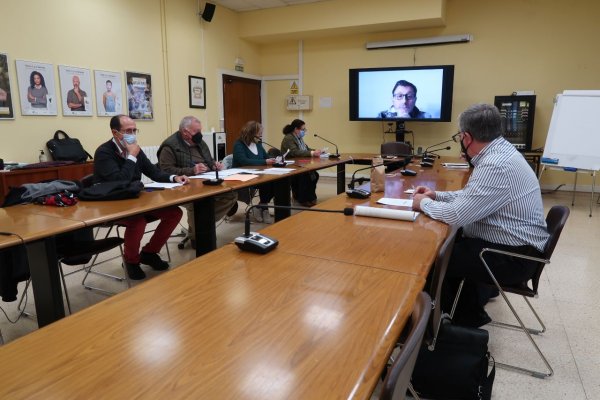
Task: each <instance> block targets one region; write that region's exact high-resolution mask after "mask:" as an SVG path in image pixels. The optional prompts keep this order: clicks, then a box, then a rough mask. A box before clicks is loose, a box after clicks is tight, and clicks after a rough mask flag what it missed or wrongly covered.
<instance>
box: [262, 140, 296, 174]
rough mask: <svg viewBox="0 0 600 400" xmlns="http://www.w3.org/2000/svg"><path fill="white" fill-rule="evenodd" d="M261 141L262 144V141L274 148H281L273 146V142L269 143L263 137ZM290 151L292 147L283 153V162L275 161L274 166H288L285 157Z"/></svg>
mask: <svg viewBox="0 0 600 400" xmlns="http://www.w3.org/2000/svg"><path fill="white" fill-rule="evenodd" d="M260 143H261V144H262V143H264V144H266V145H267V146H269V147H271V148H272V149H277V150H279V149H278V148H277V147H275V146H273V145H272V144H269V143H267V142H265V141H264V140H262V139H261V140H260ZM289 152H290V149H288V151H286V152H285V154H283V155H282V156H281V162H274V163H273V166H274V167H285V166H287V164H286V163H285V157H286V156H287V155H288V153H289Z"/></svg>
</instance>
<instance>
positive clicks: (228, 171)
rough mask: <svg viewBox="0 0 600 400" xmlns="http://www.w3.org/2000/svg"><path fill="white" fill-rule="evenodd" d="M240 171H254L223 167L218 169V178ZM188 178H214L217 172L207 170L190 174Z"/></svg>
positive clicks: (252, 171)
mask: <svg viewBox="0 0 600 400" xmlns="http://www.w3.org/2000/svg"><path fill="white" fill-rule="evenodd" d="M242 172H251V173H254V172H255V170H248V169H242V168H230V169H224V170H222V171H219V178H225V177H226V176H229V175H235V174H240V173H242ZM189 178H190V179H216V178H217V173H216V172H215V171H209V172H204V173H202V174H198V175H194V176H190V177H189Z"/></svg>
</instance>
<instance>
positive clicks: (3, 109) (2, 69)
mask: <svg viewBox="0 0 600 400" xmlns="http://www.w3.org/2000/svg"><path fill="white" fill-rule="evenodd" d="M14 118H15V114H14V111H13V105H12V92H11V90H10V77H9V75H8V56H7V55H6V54H2V53H0V119H14Z"/></svg>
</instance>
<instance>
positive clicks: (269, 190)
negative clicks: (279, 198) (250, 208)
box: [258, 182, 275, 209]
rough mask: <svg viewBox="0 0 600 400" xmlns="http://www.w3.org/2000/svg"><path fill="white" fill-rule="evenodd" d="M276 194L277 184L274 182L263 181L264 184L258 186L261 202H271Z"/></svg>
mask: <svg viewBox="0 0 600 400" xmlns="http://www.w3.org/2000/svg"><path fill="white" fill-rule="evenodd" d="M274 195H275V184H274V183H273V182H268V183H263V184H262V185H259V186H258V198H259V200H260V204H269V202H270V201H271V199H272V198H273V196H274ZM260 208H264V207H260ZM264 209H266V208H264Z"/></svg>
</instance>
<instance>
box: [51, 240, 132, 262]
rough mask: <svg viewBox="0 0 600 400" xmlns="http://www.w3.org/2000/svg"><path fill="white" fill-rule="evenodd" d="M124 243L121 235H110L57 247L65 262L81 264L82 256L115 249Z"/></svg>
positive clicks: (60, 256)
mask: <svg viewBox="0 0 600 400" xmlns="http://www.w3.org/2000/svg"><path fill="white" fill-rule="evenodd" d="M122 243H123V239H121V238H119V237H109V238H106V239H98V240H92V241H86V242H75V243H74V245H73V246H63V247H61V248H59V249H57V253H58V256H59V258H61V259H62V260H61V261H62V263H63V264H67V265H79V264H81V262H78V261H79V260H80V259H82V258H86V257H89V258H91V257H93V256H94V255H96V254H98V253H103V252H105V251H108V250H111V249H114V248H115V247H118V246H120V245H121V244H122Z"/></svg>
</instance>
